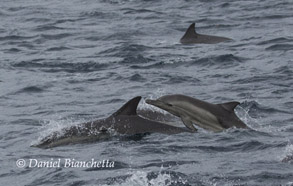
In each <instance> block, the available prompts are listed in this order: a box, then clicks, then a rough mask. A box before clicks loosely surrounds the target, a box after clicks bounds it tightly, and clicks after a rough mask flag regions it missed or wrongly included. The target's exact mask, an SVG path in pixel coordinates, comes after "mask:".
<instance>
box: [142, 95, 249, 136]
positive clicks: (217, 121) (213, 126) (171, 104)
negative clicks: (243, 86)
mask: <svg viewBox="0 0 293 186" xmlns="http://www.w3.org/2000/svg"><path fill="white" fill-rule="evenodd" d="M146 103H148V104H151V105H154V106H157V107H159V108H161V109H163V110H166V111H168V112H169V113H171V114H174V115H175V116H178V117H180V118H181V119H182V121H183V123H184V124H185V126H186V127H188V128H189V129H191V130H192V131H196V130H197V129H196V128H195V127H194V126H193V124H196V125H198V126H199V127H201V128H204V129H206V130H211V131H215V132H220V131H223V130H224V129H227V128H230V127H237V128H248V127H247V126H246V125H245V124H244V123H243V122H242V121H241V120H240V119H239V118H238V117H237V116H236V114H235V113H234V108H235V107H236V106H237V105H239V102H228V103H222V104H212V103H208V102H205V101H201V100H198V99H195V98H192V97H188V96H184V95H180V94H175V95H167V96H162V97H160V98H159V99H157V100H151V99H147V100H146Z"/></svg>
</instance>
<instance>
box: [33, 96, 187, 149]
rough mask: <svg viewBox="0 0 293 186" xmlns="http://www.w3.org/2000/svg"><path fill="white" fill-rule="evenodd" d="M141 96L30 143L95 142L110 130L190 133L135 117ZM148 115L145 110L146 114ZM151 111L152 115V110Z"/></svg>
mask: <svg viewBox="0 0 293 186" xmlns="http://www.w3.org/2000/svg"><path fill="white" fill-rule="evenodd" d="M140 99H141V97H135V98H133V99H131V100H130V101H128V102H127V103H126V104H125V105H123V106H122V107H121V108H120V109H119V110H118V111H117V112H115V113H114V114H112V115H111V116H110V117H108V118H105V119H101V120H97V121H93V122H88V123H83V124H79V125H77V126H72V127H69V128H64V129H63V130H62V131H60V132H54V133H53V134H51V135H49V136H47V137H45V138H44V139H42V140H41V142H40V143H39V144H37V145H33V146H34V147H40V148H51V147H56V146H60V145H66V144H74V143H82V142H91V141H98V140H100V139H105V138H109V137H110V136H111V134H112V135H113V133H114V134H116V133H118V134H122V135H137V134H146V133H163V134H177V133H182V132H192V131H190V130H189V129H187V128H181V127H175V126H171V125H168V124H164V123H161V122H157V121H152V120H149V119H146V118H143V117H140V116H138V115H137V112H136V109H137V105H138V103H139V101H140ZM149 114H150V113H147V114H146V115H149ZM151 114H152V117H153V118H154V115H155V113H151ZM146 117H147V116H146ZM159 117H161V116H159ZM161 119H162V118H161ZM162 120H163V119H162Z"/></svg>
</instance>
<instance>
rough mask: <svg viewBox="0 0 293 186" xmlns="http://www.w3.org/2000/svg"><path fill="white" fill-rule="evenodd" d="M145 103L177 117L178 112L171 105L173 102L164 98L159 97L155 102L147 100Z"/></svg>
mask: <svg viewBox="0 0 293 186" xmlns="http://www.w3.org/2000/svg"><path fill="white" fill-rule="evenodd" d="M145 102H146V103H147V104H150V105H153V106H156V107H159V108H161V109H163V110H165V111H167V112H169V113H171V114H173V115H175V116H179V113H178V110H177V109H176V108H175V107H174V105H173V101H172V100H169V99H166V98H165V96H163V97H160V98H159V99H157V100H152V99H147V100H146V101H145Z"/></svg>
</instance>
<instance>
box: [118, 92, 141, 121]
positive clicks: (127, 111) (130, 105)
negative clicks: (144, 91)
mask: <svg viewBox="0 0 293 186" xmlns="http://www.w3.org/2000/svg"><path fill="white" fill-rule="evenodd" d="M140 99H141V96H137V97H135V98H132V99H131V100H129V101H128V102H127V103H125V104H124V105H123V106H122V107H121V108H120V109H119V110H118V111H117V112H115V113H114V114H113V116H118V115H136V109H137V105H138V103H139V101H140Z"/></svg>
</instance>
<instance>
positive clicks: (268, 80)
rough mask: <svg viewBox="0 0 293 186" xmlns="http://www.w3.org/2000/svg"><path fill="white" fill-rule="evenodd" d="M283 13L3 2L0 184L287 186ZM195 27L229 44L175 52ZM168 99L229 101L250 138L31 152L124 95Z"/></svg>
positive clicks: (233, 133) (113, 1)
mask: <svg viewBox="0 0 293 186" xmlns="http://www.w3.org/2000/svg"><path fill="white" fill-rule="evenodd" d="M292 12H293V2H292V1H291V0H283V1H273V0H257V1H241V0H236V1H229V0H225V1H215V0H211V1H203V0H199V1H190V0H185V1H180V0H174V1H161V0H158V1H151V0H150V1H147V0H146V1H143V0H136V1H135V0H128V1H127V0H125V1H123V0H104V1H103V0H88V1H82V0H72V1H61V0H52V1H45V0H27V1H16V0H9V1H8V0H1V2H0V157H1V158H0V185H7V186H8V185H11V186H18V185H27V186H35V185H62V186H64V185H67V186H79V185H127V186H128V185H293V163H292V161H282V160H283V159H286V158H287V159H289V160H290V157H291V158H292V156H293V137H292V134H293V94H292V92H293V55H292V54H293V34H292V31H293V14H292ZM193 22H196V30H197V32H198V33H202V34H209V35H217V36H224V37H229V38H232V39H233V41H231V42H226V43H219V44H213V45H206V44H198V45H182V44H180V43H179V39H180V38H181V37H182V35H183V34H184V32H185V30H186V29H187V27H188V26H189V25H190V24H191V23H193ZM175 93H179V94H184V95H188V96H192V97H195V98H197V99H201V100H205V101H208V102H211V103H223V102H228V101H239V102H240V103H241V104H240V105H239V106H238V107H237V108H236V113H237V115H238V116H239V118H241V120H243V121H244V122H245V123H246V124H247V125H248V126H249V127H251V128H252V130H248V129H247V130H243V129H234V128H232V129H228V130H225V131H223V132H220V133H213V132H209V131H205V130H199V132H198V133H196V134H186V133H183V134H177V135H163V134H151V135H147V136H145V137H143V138H142V139H140V140H131V139H130V140H121V139H120V138H113V139H110V140H106V141H102V142H96V143H87V144H75V145H67V146H61V147H56V148H52V149H39V148H33V147H30V146H31V145H32V144H35V143H38V141H39V140H40V139H41V138H42V137H44V136H45V135H47V134H48V133H50V132H52V131H55V130H60V128H63V127H67V126H71V125H75V124H78V123H82V122H85V121H91V120H96V119H99V118H105V117H107V116H109V115H110V114H112V113H113V112H115V111H116V110H117V109H118V108H120V107H121V106H122V105H123V104H124V103H125V102H126V101H128V100H129V99H131V98H132V97H135V96H143V98H144V99H146V98H158V97H160V96H162V95H167V94H175ZM139 108H140V109H154V108H153V107H150V106H148V105H147V104H146V103H145V102H144V100H143V101H141V103H140V105H139ZM179 124H180V123H179ZM19 159H23V160H25V161H26V165H25V166H24V168H18V167H17V165H16V162H17V160H19ZM32 159H34V161H35V160H36V161H39V162H40V161H58V160H60V161H61V162H63V163H64V161H65V159H70V160H72V161H91V160H92V159H94V160H96V161H102V160H109V161H114V162H115V164H114V165H115V166H114V167H110V168H109V167H108V168H106V167H104V168H93V167H91V168H88V167H69V168H65V167H64V166H63V165H64V164H62V163H61V166H60V167H55V168H54V167H51V168H49V167H39V168H38V167H29V166H28V164H29V161H30V160H32ZM73 159H74V160H73ZM18 163H19V162H18ZM18 165H19V164H18Z"/></svg>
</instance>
